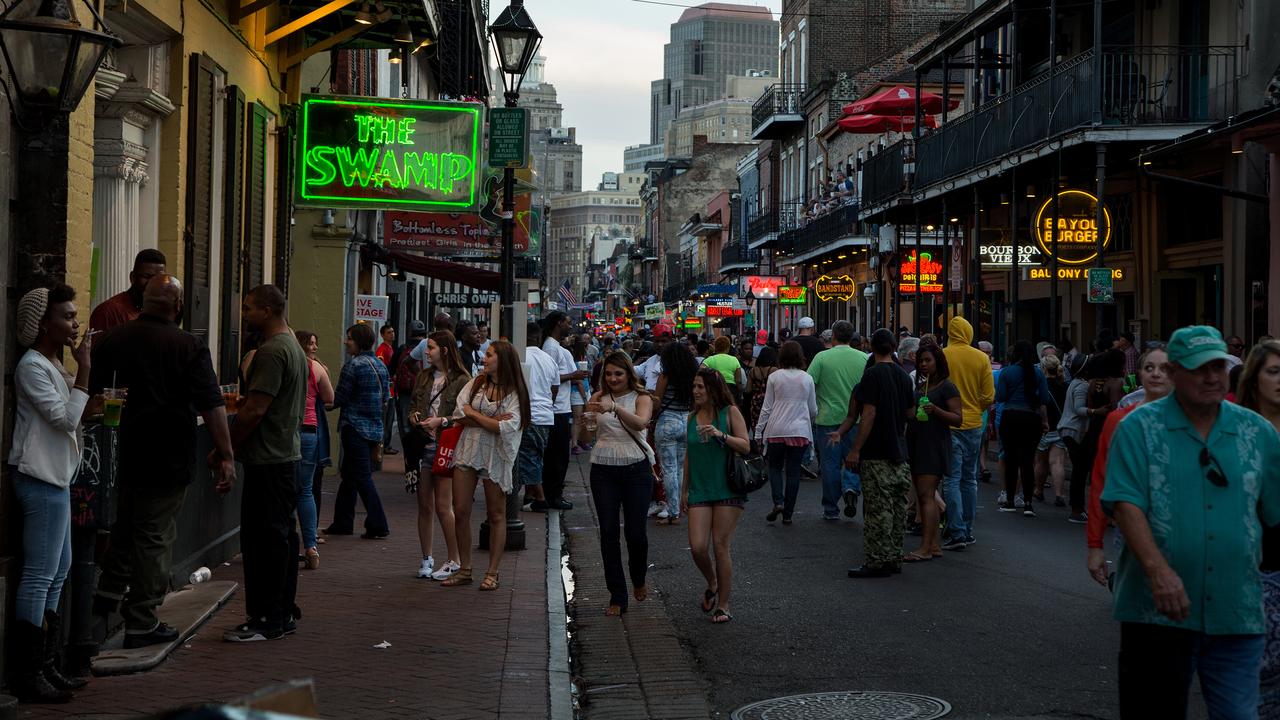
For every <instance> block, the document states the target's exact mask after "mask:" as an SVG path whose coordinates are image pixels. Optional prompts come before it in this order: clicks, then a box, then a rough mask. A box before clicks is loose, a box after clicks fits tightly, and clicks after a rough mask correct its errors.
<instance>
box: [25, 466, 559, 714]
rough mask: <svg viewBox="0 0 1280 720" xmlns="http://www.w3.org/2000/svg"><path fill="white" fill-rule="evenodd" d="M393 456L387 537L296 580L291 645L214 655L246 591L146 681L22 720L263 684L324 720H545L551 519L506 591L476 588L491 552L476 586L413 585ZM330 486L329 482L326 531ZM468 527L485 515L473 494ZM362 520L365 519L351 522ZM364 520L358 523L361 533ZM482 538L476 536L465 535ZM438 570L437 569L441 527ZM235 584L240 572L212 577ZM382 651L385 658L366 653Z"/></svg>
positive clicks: (147, 705)
mask: <svg viewBox="0 0 1280 720" xmlns="http://www.w3.org/2000/svg"><path fill="white" fill-rule="evenodd" d="M400 467H402V465H401V460H400V457H399V456H395V457H389V458H388V459H387V462H386V468H385V469H386V471H387V472H383V473H378V474H377V475H375V480H376V481H377V484H378V490H379V492H380V493H381V495H382V501H383V504H384V505H385V506H386V512H387V516H388V518H389V521H390V524H391V531H392V534H391V536H390V537H389V538H387V539H385V540H379V541H370V540H361V539H360V538H359V537H358V536H351V537H338V538H331V539H330V540H329V542H328V543H327V544H325V545H321V546H320V554H321V566H320V569H319V570H316V571H307V570H303V571H302V572H301V576H300V578H299V588H298V605H299V606H300V607H301V608H302V611H303V615H304V617H303V619H302V620H301V621H300V622H299V623H298V632H297V634H295V635H292V636H288V637H286V638H284V639H282V640H278V641H275V642H266V643H252V644H248V645H233V644H229V643H224V642H222V638H221V636H222V631H223V630H225V629H227V628H230V627H233V626H234V625H236V624H238V623H240V622H242V621H243V619H244V615H245V612H244V598H243V593H242V592H237V593H236V595H235V597H233V598H232V599H231V601H230V602H229V603H228V604H227V605H226V607H224V608H223V609H222V610H221V611H219V612H218V613H217V614H216V615H215V616H214V617H213V618H212V619H211V620H210V621H209V622H208V623H207V624H205V626H204V627H202V628H201V629H200V630H199V631H198V632H197V634H196V635H195V636H194V637H193V638H192V639H191V640H189V641H188V643H187V645H186V646H185V647H182V648H179V649H178V650H176V651H175V652H174V653H173V654H172V655H171V656H170V657H169V658H168V659H167V660H166V661H165V662H164V663H163V664H162V665H161V666H160V667H158V668H156V669H155V670H153V671H151V672H147V673H142V674H137V675H126V676H120V677H106V678H96V679H94V681H93V682H92V683H91V684H90V686H89V687H88V688H87V689H86V690H84V691H81V692H80V693H78V694H77V696H76V699H75V700H73V701H72V702H71V703H70V704H67V705H62V706H53V705H50V706H24V707H23V708H22V710H21V711H20V712H19V716H20V717H23V718H95V719H97V720H106V719H108V718H111V719H114V718H127V717H136V716H137V715H140V714H143V713H149V712H155V711H158V710H161V709H165V708H170V707H173V706H177V705H181V704H185V703H192V702H206V701H224V700H229V699H233V698H239V697H242V696H244V695H248V694H249V693H252V692H254V691H255V690H257V689H259V688H262V687H264V686H267V685H272V684H277V683H280V682H284V681H287V680H292V679H300V678H313V679H314V681H315V687H316V694H317V699H318V706H319V709H320V713H321V715H322V716H323V717H326V718H415V719H416V718H438V719H440V720H446V719H450V718H459V719H461V718H496V717H501V716H506V717H512V718H522V719H523V718H546V717H547V716H548V709H547V708H548V695H547V687H548V673H547V604H546V603H547V592H546V516H544V515H541V514H537V513H524V515H523V518H524V521H525V523H526V527H527V533H528V549H526V550H524V551H521V552H515V553H507V554H506V556H505V557H504V558H503V561H502V587H501V588H500V589H499V590H498V591H496V592H491V593H482V592H479V591H478V590H477V589H476V588H477V586H478V584H479V579H480V577H481V576H483V569H484V566H485V563H486V562H487V553H483V552H479V551H473V556H472V560H473V563H474V564H475V566H476V568H477V571H476V583H475V584H473V585H471V586H468V587H459V588H444V587H441V586H440V584H439V583H437V582H434V581H431V580H420V579H417V578H416V577H415V572H416V570H417V565H418V560H419V558H420V553H419V550H418V535H417V520H416V518H417V506H416V500H415V498H413V497H411V496H409V495H407V494H406V493H405V492H404V489H403V488H404V481H403V476H402V474H401V473H400V472H398V469H399V468H400ZM337 488H338V478H337V477H336V476H334V477H326V478H325V495H324V499H323V507H322V508H321V521H320V526H321V527H324V526H326V525H328V521H329V519H330V517H331V516H332V510H333V498H334V496H333V493H334V492H335V491H336V490H337ZM477 497H478V499H477V501H476V506H475V512H474V513H473V519H474V520H475V522H476V523H477V524H478V523H479V521H480V520H481V519H482V518H483V515H484V510H483V508H484V500H483V494H482V493H480V492H477ZM358 512H359V511H358ZM362 522H363V519H362V518H361V517H360V516H359V515H357V517H356V526H357V527H360V525H361V524H362ZM473 537H478V531H477V532H476V533H475V534H474V535H473ZM434 554H435V557H436V559H437V563H443V562H444V559H445V557H444V556H445V551H444V541H443V539H442V538H441V536H440V531H439V528H438V527H437V528H436V541H435V550H434ZM213 571H214V578H215V579H218V580H235V581H237V582H240V581H241V578H242V575H241V567H240V563H239V559H238V558H237V559H236V560H235V561H233V562H232V563H231V565H230V566H226V567H220V568H214V569H213ZM384 640H385V641H387V642H390V643H391V647H390V648H387V649H377V648H375V647H374V646H375V645H377V644H379V643H381V642H383V641H384Z"/></svg>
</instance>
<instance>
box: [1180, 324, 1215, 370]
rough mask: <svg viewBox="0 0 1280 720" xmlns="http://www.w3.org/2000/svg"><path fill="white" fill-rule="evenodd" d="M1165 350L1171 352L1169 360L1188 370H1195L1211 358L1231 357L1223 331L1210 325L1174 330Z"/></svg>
mask: <svg viewBox="0 0 1280 720" xmlns="http://www.w3.org/2000/svg"><path fill="white" fill-rule="evenodd" d="M1165 351H1166V352H1167V353H1169V362H1172V363H1176V364H1178V365H1180V366H1182V367H1184V368H1186V369H1188V370H1195V369H1196V368H1198V367H1200V366H1201V365H1204V364H1205V363H1207V362H1209V361H1211V360H1226V359H1227V358H1228V357H1229V356H1228V355H1227V343H1226V342H1224V341H1223V339H1222V333H1220V332H1218V329H1217V328H1212V327H1209V326H1208V325H1192V326H1190V327H1184V328H1179V329H1178V330H1176V331H1174V333H1173V337H1171V338H1169V344H1168V345H1166V346H1165Z"/></svg>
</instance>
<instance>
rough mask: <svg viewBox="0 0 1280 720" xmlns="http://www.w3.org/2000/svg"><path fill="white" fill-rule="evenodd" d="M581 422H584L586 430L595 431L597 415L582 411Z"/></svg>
mask: <svg viewBox="0 0 1280 720" xmlns="http://www.w3.org/2000/svg"><path fill="white" fill-rule="evenodd" d="M582 422H583V423H584V424H585V427H586V429H587V432H595V431H596V424H597V415H596V413H593V412H584V413H582Z"/></svg>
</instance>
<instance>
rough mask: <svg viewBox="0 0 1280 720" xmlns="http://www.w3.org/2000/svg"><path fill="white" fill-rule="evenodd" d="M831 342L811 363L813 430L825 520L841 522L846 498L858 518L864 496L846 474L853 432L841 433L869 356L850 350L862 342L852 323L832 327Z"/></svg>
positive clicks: (852, 475)
mask: <svg viewBox="0 0 1280 720" xmlns="http://www.w3.org/2000/svg"><path fill="white" fill-rule="evenodd" d="M802 320H803V318H802ZM810 329H812V327H810ZM809 337H813V336H812V335H809ZM814 339H815V340H817V338H814ZM831 341H832V343H833V345H832V346H831V349H829V350H825V351H823V352H821V353H818V354H817V355H816V356H815V357H814V358H813V360H812V361H811V362H810V363H809V376H810V377H812V378H813V384H814V385H815V386H816V388H817V392H818V417H817V421H816V422H815V423H814V426H813V439H814V446H815V447H816V448H817V451H818V462H819V463H820V464H821V466H822V519H823V520H838V519H839V517H840V515H839V509H840V506H839V502H840V500H841V498H842V497H843V499H844V514H845V516H846V517H853V516H855V515H857V514H858V495H859V494H860V493H861V492H862V487H861V484H862V483H861V480H860V478H859V477H858V475H857V474H856V473H853V472H849V473H846V472H845V467H844V458H845V456H846V455H848V454H849V449H850V448H852V447H853V430H852V429H850V430H847V431H845V432H837V431H838V430H839V428H840V424H841V422H842V421H843V420H844V419H845V416H846V415H847V414H848V410H849V398H850V397H852V395H853V386H854V385H857V384H858V382H859V381H860V380H862V371H863V370H864V369H865V368H866V367H867V356H866V355H864V354H863V353H862V351H860V350H854V349H853V348H852V347H850V344H851V343H854V342H861V338H859V337H858V334H857V333H856V332H854V331H853V323H851V322H849V321H848V320H839V321H837V322H836V324H834V325H832V326H831Z"/></svg>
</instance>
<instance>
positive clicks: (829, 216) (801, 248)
mask: <svg viewBox="0 0 1280 720" xmlns="http://www.w3.org/2000/svg"><path fill="white" fill-rule="evenodd" d="M861 233H862V224H861V223H860V222H858V205H857V203H850V204H848V205H842V206H840V207H838V208H836V209H835V210H832V211H831V212H829V213H826V214H824V215H819V216H818V217H816V218H814V219H813V220H810V221H809V222H808V223H806V224H805V225H804V226H802V227H797V228H796V229H794V230H789V231H787V232H785V233H783V234H782V236H781V237H779V238H778V244H779V246H784V247H786V248H787V250H788V252H790V253H791V254H792V255H797V254H799V253H806V252H810V251H812V250H817V249H818V248H821V247H824V246H826V245H830V244H831V243H833V242H835V241H836V240H839V239H841V238H846V237H850V236H853V235H859V234H861Z"/></svg>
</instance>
